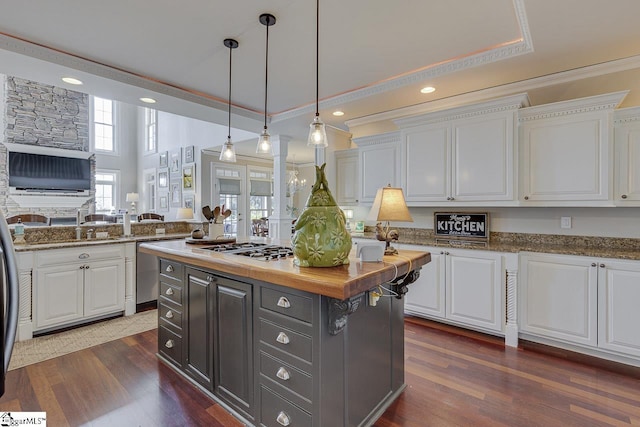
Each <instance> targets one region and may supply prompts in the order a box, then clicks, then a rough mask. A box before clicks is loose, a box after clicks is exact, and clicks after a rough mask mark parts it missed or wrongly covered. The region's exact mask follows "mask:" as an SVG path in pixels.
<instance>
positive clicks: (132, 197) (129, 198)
mask: <svg viewBox="0 0 640 427" xmlns="http://www.w3.org/2000/svg"><path fill="white" fill-rule="evenodd" d="M139 200H140V195H139V194H138V193H127V202H131V212H130V213H132V214H134V213H136V202H137V201H139Z"/></svg>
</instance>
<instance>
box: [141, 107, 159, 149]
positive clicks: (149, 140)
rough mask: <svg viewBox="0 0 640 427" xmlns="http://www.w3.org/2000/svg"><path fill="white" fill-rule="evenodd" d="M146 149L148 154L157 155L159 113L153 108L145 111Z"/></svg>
mask: <svg viewBox="0 0 640 427" xmlns="http://www.w3.org/2000/svg"><path fill="white" fill-rule="evenodd" d="M144 126H145V135H144V140H145V147H144V150H145V152H147V153H155V152H156V151H157V148H158V145H157V141H158V112H157V111H156V110H154V109H152V108H145V109H144Z"/></svg>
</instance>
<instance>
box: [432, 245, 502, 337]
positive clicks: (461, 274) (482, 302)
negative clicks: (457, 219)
mask: <svg viewBox="0 0 640 427" xmlns="http://www.w3.org/2000/svg"><path fill="white" fill-rule="evenodd" d="M445 264H446V276H447V318H449V319H451V320H455V321H458V322H464V323H468V324H471V325H476V326H481V327H484V328H489V329H493V330H496V331H500V330H502V324H503V316H502V315H501V313H502V312H503V310H502V305H503V304H502V301H503V298H502V295H501V289H502V286H501V272H502V263H501V257H500V256H499V255H492V254H486V256H485V255H483V256H473V255H461V254H455V253H451V255H447V258H446V263H445Z"/></svg>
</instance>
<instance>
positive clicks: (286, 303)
mask: <svg viewBox="0 0 640 427" xmlns="http://www.w3.org/2000/svg"><path fill="white" fill-rule="evenodd" d="M278 307H282V308H289V307H291V303H290V302H289V300H288V299H287V297H280V299H279V300H278Z"/></svg>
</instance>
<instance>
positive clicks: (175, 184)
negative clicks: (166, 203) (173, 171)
mask: <svg viewBox="0 0 640 427" xmlns="http://www.w3.org/2000/svg"><path fill="white" fill-rule="evenodd" d="M169 197H170V205H171V206H172V207H175V208H180V207H182V185H181V183H180V181H171V184H170V186H169Z"/></svg>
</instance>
